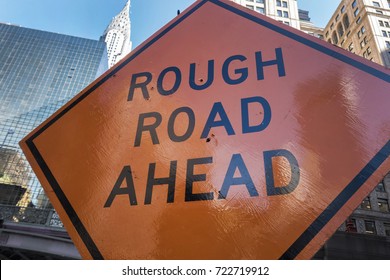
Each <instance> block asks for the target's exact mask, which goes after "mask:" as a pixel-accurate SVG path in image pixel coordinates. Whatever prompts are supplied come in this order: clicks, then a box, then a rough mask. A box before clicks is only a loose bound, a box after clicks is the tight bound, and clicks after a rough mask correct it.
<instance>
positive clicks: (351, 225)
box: [345, 219, 357, 232]
mask: <svg viewBox="0 0 390 280" xmlns="http://www.w3.org/2000/svg"><path fill="white" fill-rule="evenodd" d="M345 231H346V232H357V228H356V220H355V219H348V220H347V221H346V223H345Z"/></svg>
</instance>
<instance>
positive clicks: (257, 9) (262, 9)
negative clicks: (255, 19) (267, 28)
mask: <svg viewBox="0 0 390 280" xmlns="http://www.w3.org/2000/svg"><path fill="white" fill-rule="evenodd" d="M256 11H257V12H259V13H262V14H264V13H265V11H264V8H261V7H256Z"/></svg>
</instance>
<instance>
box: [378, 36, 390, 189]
mask: <svg viewBox="0 0 390 280" xmlns="http://www.w3.org/2000/svg"><path fill="white" fill-rule="evenodd" d="M386 48H388V49H390V42H389V41H386ZM378 186H379V185H378ZM382 188H383V192H384V191H385V188H384V186H383V184H382ZM377 191H378V190H377Z"/></svg>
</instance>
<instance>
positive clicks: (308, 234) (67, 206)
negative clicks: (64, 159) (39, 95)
mask: <svg viewBox="0 0 390 280" xmlns="http://www.w3.org/2000/svg"><path fill="white" fill-rule="evenodd" d="M206 2H211V3H213V4H215V5H218V6H220V7H221V8H224V9H226V10H229V11H230V12H233V13H235V14H237V15H239V16H242V17H244V18H246V19H248V20H250V21H253V22H255V23H257V24H259V25H262V26H264V27H266V28H268V29H270V30H273V31H275V32H277V33H279V34H281V35H283V36H286V37H288V38H290V39H293V40H295V41H298V42H300V43H302V44H304V45H306V46H308V47H311V48H313V49H316V50H318V51H319V52H322V53H324V54H326V55H328V56H331V57H333V58H335V59H337V60H340V61H342V62H344V63H346V64H349V65H351V66H352V67H354V68H357V69H359V70H362V71H364V72H366V73H368V74H371V75H373V76H375V77H377V78H378V79H381V80H383V81H386V82H390V75H389V74H387V73H385V72H382V71H380V70H377V69H375V68H373V67H371V66H369V65H366V64H364V63H362V62H359V61H356V60H355V59H353V58H350V57H348V56H346V55H344V54H342V53H339V52H337V51H335V50H332V49H330V48H328V47H326V46H323V45H321V44H319V43H316V42H314V41H312V40H310V39H307V38H305V37H302V36H300V35H298V34H295V33H293V32H291V31H289V30H286V29H284V28H282V27H280V26H277V25H274V24H273V23H271V22H268V21H266V20H264V19H262V18H258V17H256V16H253V15H251V14H248V13H247V12H245V11H242V10H240V9H238V8H236V7H234V6H230V4H227V3H224V2H220V1H219V0H202V1H200V2H199V3H198V4H196V5H195V6H194V7H193V8H192V9H191V10H189V11H187V12H186V13H183V14H181V15H180V18H178V19H177V20H176V21H175V22H173V23H172V24H171V25H169V26H167V27H166V28H165V29H163V30H161V31H160V33H158V34H157V35H156V36H155V37H154V38H153V39H151V40H150V41H149V42H147V43H146V44H145V45H144V46H142V47H141V48H140V49H139V50H137V51H135V52H134V53H133V54H132V55H130V56H129V57H128V58H127V59H126V60H125V61H123V62H122V63H121V64H120V65H118V66H117V67H116V68H115V69H113V70H112V71H111V72H110V73H108V74H107V75H106V76H105V77H104V78H102V79H101V80H100V81H99V82H97V83H96V84H94V85H93V86H92V87H91V88H90V89H88V90H87V91H86V92H84V93H83V94H82V95H80V96H79V97H78V98H77V99H75V100H74V101H73V102H72V103H70V104H69V105H68V106H67V107H66V108H63V110H62V111H61V112H59V113H58V114H57V115H56V116H55V117H53V118H52V119H51V120H50V121H48V122H47V123H46V124H45V125H43V126H42V127H41V128H40V129H39V130H37V131H36V132H35V133H34V134H33V135H32V136H31V137H30V138H28V139H27V140H26V144H27V146H28V148H29V149H30V151H31V153H32V155H33V156H34V158H35V160H36V162H37V164H38V165H39V167H40V168H41V170H42V172H43V173H44V175H45V176H46V179H47V180H48V182H49V184H50V185H51V187H52V188H53V191H54V192H55V194H56V195H57V197H58V199H59V201H60V203H61V204H62V207H63V208H64V210H65V212H66V213H67V215H68V216H69V218H70V220H71V222H72V224H73V225H74V227H75V229H76V230H77V232H78V234H79V235H80V237H81V239H82V240H83V242H84V244H85V245H86V247H87V249H88V250H89V252H90V254H91V256H92V257H93V258H94V259H103V256H102V255H101V253H100V251H99V250H98V248H97V247H96V244H95V243H94V241H93V240H92V237H91V236H90V235H89V233H88V232H87V230H86V228H85V227H84V225H83V224H82V222H81V220H80V218H79V217H78V216H77V213H76V212H75V210H74V209H73V207H72V205H71V203H70V202H69V200H68V199H67V197H66V195H65V193H64V192H63V191H62V189H61V187H60V185H59V184H58V182H57V180H56V179H55V178H54V176H53V174H52V172H51V171H50V169H49V167H48V166H47V164H46V162H45V161H44V159H43V157H42V156H41V154H40V152H39V151H38V149H37V147H36V146H35V144H34V142H33V141H34V140H35V138H37V137H38V136H39V135H40V134H42V133H43V132H44V131H45V130H46V129H48V128H49V127H50V126H51V125H52V124H53V123H55V122H56V121H57V120H59V119H60V118H61V117H62V116H64V115H65V114H66V113H67V112H69V111H70V110H71V109H72V108H73V107H75V106H76V105H77V104H78V103H80V102H81V101H82V100H84V99H85V98H86V97H87V96H88V95H89V94H91V93H92V92H94V91H95V90H96V89H97V88H99V87H100V86H101V85H102V84H103V83H105V82H106V81H107V80H108V79H109V78H111V77H112V76H113V75H115V74H116V73H117V72H118V71H119V70H121V69H122V68H123V67H125V66H126V65H127V64H128V63H130V62H131V61H132V60H134V59H135V58H136V57H137V56H138V55H140V54H141V53H143V52H144V51H145V50H146V49H147V48H149V47H150V46H151V45H153V44H154V43H156V42H157V41H158V40H159V39H160V38H161V37H163V36H164V35H166V34H167V33H168V32H170V31H171V30H172V29H173V28H175V27H176V26H177V25H178V24H180V23H181V22H182V21H184V20H185V19H186V18H188V17H189V16H190V15H192V14H193V13H194V12H195V11H196V10H198V9H199V8H200V7H201V6H203V5H204V4H205V3H206ZM389 150H390V144H389V142H388V143H387V144H386V145H385V146H384V147H383V148H382V150H381V152H379V153H378V154H377V155H376V156H375V157H374V158H373V159H372V160H371V161H370V163H369V164H368V165H367V166H366V167H365V168H364V169H363V170H362V171H361V172H360V173H359V174H358V175H357V176H356V177H355V179H354V180H352V182H351V183H350V184H349V185H348V186H347V187H346V188H345V189H344V190H343V192H342V193H341V194H340V195H339V196H338V197H337V198H336V199H335V201H334V202H332V204H331V205H330V206H329V207H328V208H327V209H326V210H325V211H324V212H323V213H322V214H321V215H320V216H319V217H318V218H317V220H316V221H315V222H314V223H313V224H312V225H311V226H310V227H309V228H308V229H307V230H306V231H305V233H303V234H302V235H301V236H300V237H299V238H298V239H297V240H296V241H295V243H294V244H293V245H292V246H291V247H290V248H289V249H288V250H287V251H286V252H285V253H284V254H283V255H282V256H281V259H289V258H294V257H295V256H297V255H298V254H299V252H301V251H302V250H303V248H305V247H306V246H307V244H308V243H309V242H310V240H312V239H313V238H314V236H315V235H316V234H317V233H318V231H319V230H318V229H319V228H320V227H321V229H322V228H323V226H325V224H326V223H327V222H328V221H329V220H330V218H331V217H333V216H334V215H335V214H336V213H337V212H338V210H339V209H340V208H341V206H342V205H343V204H344V203H345V202H346V201H347V200H348V199H349V198H351V196H352V195H353V194H354V193H355V192H356V191H357V190H358V189H359V188H360V187H361V186H362V185H363V184H364V182H365V181H366V180H367V178H368V177H369V176H371V175H372V173H373V172H374V171H375V170H376V169H377V168H378V167H379V166H380V164H381V163H383V161H384V160H385V159H386V158H384V159H383V157H388V156H389ZM381 160H382V161H381ZM340 205H341V206H340ZM338 206H340V207H339V209H337V210H336V208H337V207H338ZM332 207H336V208H332ZM327 219H328V220H327ZM316 230H317V232H316Z"/></svg>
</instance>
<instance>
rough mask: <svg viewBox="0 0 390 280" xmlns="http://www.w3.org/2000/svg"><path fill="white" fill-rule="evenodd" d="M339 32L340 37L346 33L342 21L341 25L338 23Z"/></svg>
mask: <svg viewBox="0 0 390 280" xmlns="http://www.w3.org/2000/svg"><path fill="white" fill-rule="evenodd" d="M337 32H338V33H339V37H340V38H341V37H342V36H343V35H344V29H343V25H342V24H341V23H339V25H337Z"/></svg>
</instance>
